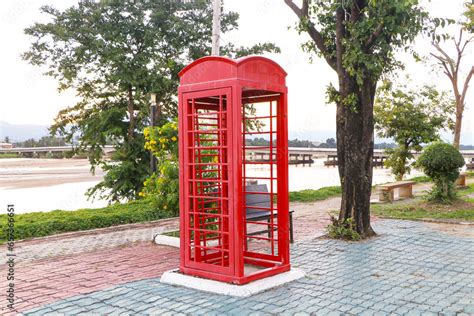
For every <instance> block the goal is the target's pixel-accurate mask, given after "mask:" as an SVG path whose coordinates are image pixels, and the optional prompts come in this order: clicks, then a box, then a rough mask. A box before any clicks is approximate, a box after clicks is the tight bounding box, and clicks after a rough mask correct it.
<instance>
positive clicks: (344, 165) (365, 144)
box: [336, 77, 375, 237]
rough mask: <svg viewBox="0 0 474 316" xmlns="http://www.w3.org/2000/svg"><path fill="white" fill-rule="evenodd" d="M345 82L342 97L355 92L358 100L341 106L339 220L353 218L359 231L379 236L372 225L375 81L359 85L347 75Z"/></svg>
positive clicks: (339, 111)
mask: <svg viewBox="0 0 474 316" xmlns="http://www.w3.org/2000/svg"><path fill="white" fill-rule="evenodd" d="M341 81H342V84H343V86H342V89H341V92H343V94H342V95H341V96H342V97H343V98H344V97H345V96H346V95H349V94H352V93H353V94H355V95H357V97H358V101H357V104H355V105H354V106H353V107H350V106H348V105H344V104H338V106H337V107H338V109H337V126H336V128H337V140H338V143H337V151H338V166H339V176H340V179H341V187H342V191H343V192H342V201H341V208H340V213H339V219H340V220H344V219H349V218H352V219H353V221H354V224H355V229H356V230H357V232H358V233H359V234H360V235H361V236H362V237H370V236H373V235H375V232H374V230H373V229H372V227H371V225H370V196H371V191H372V158H373V149H374V142H373V135H374V122H373V105H374V95H375V84H374V83H372V81H371V80H365V81H364V84H363V86H362V87H358V86H357V85H356V84H355V83H354V82H353V80H350V79H347V77H346V78H341V79H340V83H341ZM361 127H362V128H361Z"/></svg>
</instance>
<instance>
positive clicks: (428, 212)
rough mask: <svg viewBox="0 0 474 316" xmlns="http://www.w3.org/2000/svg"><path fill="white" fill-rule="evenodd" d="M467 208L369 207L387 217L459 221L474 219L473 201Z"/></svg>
mask: <svg viewBox="0 0 474 316" xmlns="http://www.w3.org/2000/svg"><path fill="white" fill-rule="evenodd" d="M471 204H472V205H471V206H470V207H468V209H456V207H452V208H451V209H439V208H438V209H436V208H431V207H426V206H423V205H399V206H391V207H381V206H380V205H374V206H372V208H371V211H372V214H373V215H376V216H381V217H387V218H397V219H411V220H416V219H428V218H429V219H447V220H459V221H474V203H471Z"/></svg>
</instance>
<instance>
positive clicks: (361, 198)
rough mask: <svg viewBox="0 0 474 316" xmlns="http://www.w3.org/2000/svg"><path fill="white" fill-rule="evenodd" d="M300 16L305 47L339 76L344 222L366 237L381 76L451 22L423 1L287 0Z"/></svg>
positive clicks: (334, 98) (331, 93)
mask: <svg viewBox="0 0 474 316" xmlns="http://www.w3.org/2000/svg"><path fill="white" fill-rule="evenodd" d="M284 2H285V3H286V4H287V6H288V7H289V8H290V9H291V10H292V11H293V12H294V13H295V14H296V15H297V17H298V18H299V23H298V26H297V30H298V31H299V32H300V33H302V32H305V33H307V34H308V35H309V37H310V40H309V41H307V42H305V43H304V44H303V45H302V47H303V49H304V50H305V51H307V52H309V53H311V54H316V55H317V56H319V57H323V58H324V59H325V60H326V62H327V63H328V65H329V66H330V67H331V68H332V69H333V70H334V71H335V72H336V73H337V75H338V83H339V85H338V87H337V88H336V87H334V86H332V85H331V86H330V87H329V89H328V99H329V101H330V102H334V103H336V105H337V111H336V132H337V133H336V134H337V135H336V136H337V137H336V138H337V139H336V142H337V154H338V168H339V177H340V179H341V186H342V192H343V193H342V201H341V209H340V213H339V222H341V223H342V222H344V221H345V220H348V219H351V220H353V222H354V225H355V229H356V230H357V232H358V233H359V234H360V235H361V236H362V237H368V236H371V235H373V234H374V231H373V230H372V228H371V226H370V194H371V190H372V157H373V147H374V144H373V138H374V137H373V136H374V120H373V104H374V98H375V91H376V87H377V82H378V81H379V79H380V78H381V77H382V76H383V75H384V74H387V73H390V72H392V71H393V70H395V69H397V68H399V67H401V66H402V64H401V62H400V61H399V60H398V59H397V57H396V52H397V51H400V50H406V51H411V52H412V53H413V54H415V55H416V53H415V52H414V51H412V50H411V47H410V44H411V43H412V42H413V40H414V39H415V38H416V36H417V35H419V34H420V33H422V32H426V33H429V34H430V35H433V34H434V33H433V32H432V31H433V30H434V29H435V28H436V27H437V26H443V25H444V24H446V23H448V22H449V21H447V20H445V19H439V18H438V19H436V18H435V19H431V18H430V17H429V15H428V13H427V11H426V10H425V9H424V8H423V7H422V6H421V5H420V3H419V1H417V0H303V1H302V5H301V6H298V5H297V4H296V3H295V2H294V1H292V0H284Z"/></svg>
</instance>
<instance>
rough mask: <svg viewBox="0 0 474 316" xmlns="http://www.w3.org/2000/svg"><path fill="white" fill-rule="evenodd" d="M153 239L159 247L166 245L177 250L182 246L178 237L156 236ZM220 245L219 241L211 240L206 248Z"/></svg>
mask: <svg viewBox="0 0 474 316" xmlns="http://www.w3.org/2000/svg"><path fill="white" fill-rule="evenodd" d="M153 239H154V241H155V244H157V245H164V246H170V247H176V248H179V245H180V239H179V238H178V237H172V236H166V235H161V234H156V235H155V236H154V237H153ZM218 244H219V243H218V241H217V240H210V241H208V242H207V243H206V246H208V247H215V246H217V245H218Z"/></svg>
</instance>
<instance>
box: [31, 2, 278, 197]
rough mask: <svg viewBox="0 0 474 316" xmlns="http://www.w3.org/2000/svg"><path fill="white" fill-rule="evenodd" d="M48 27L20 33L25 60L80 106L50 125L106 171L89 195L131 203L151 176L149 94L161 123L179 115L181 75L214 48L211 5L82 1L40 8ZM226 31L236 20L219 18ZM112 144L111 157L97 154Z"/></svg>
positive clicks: (231, 49) (256, 49) (235, 51)
mask: <svg viewBox="0 0 474 316" xmlns="http://www.w3.org/2000/svg"><path fill="white" fill-rule="evenodd" d="M41 12H42V13H43V14H46V15H47V16H49V17H50V22H48V23H35V24H34V25H33V26H31V27H29V28H27V29H26V30H25V33H26V34H27V35H30V36H31V37H32V39H33V41H32V44H31V47H30V49H29V50H28V51H27V52H25V53H24V55H23V58H24V59H25V60H27V61H28V62H30V63H31V64H33V65H39V66H43V67H45V68H46V70H47V71H46V74H47V75H49V76H52V77H54V78H56V79H57V80H58V83H59V90H66V89H74V90H75V91H76V93H77V95H78V96H79V98H80V101H79V102H78V103H77V104H75V105H72V106H69V107H67V108H66V109H64V110H62V111H60V112H59V114H58V115H57V117H56V119H55V123H54V124H53V126H52V127H51V133H52V134H56V133H58V134H60V135H63V136H65V137H66V139H67V140H68V141H70V140H71V139H72V138H73V137H75V136H78V137H79V141H80V143H79V145H78V148H77V149H78V150H86V151H87V152H88V155H89V159H90V162H91V165H92V169H93V170H94V168H95V167H97V166H100V167H102V168H103V169H104V170H105V171H107V173H106V176H105V177H104V181H102V182H101V183H99V184H98V185H97V186H95V187H94V188H92V189H91V190H90V192H89V194H91V195H94V194H99V196H102V197H104V198H107V199H110V200H114V201H117V200H120V199H123V198H128V199H130V198H134V197H136V196H137V194H138V192H140V189H141V187H142V186H143V181H144V179H145V178H146V176H147V175H148V173H149V170H148V163H147V161H148V158H149V153H148V152H147V151H146V150H145V149H144V143H145V140H144V137H143V132H142V131H143V129H144V127H145V126H147V125H148V124H149V119H148V116H149V103H148V94H149V93H151V92H153V93H156V95H157V103H158V109H157V117H156V121H157V123H158V125H161V124H164V123H165V122H166V121H167V120H168V119H169V118H171V117H174V116H176V113H177V107H176V101H177V99H176V90H177V86H178V72H179V71H180V70H181V69H182V68H183V67H184V66H185V65H186V64H188V63H189V62H190V61H192V60H194V59H197V58H199V57H202V56H205V55H208V54H209V53H210V49H211V33H212V32H211V29H212V26H211V23H212V5H211V1H210V0H198V1H192V2H184V1H171V0H169V1H147V0H138V1H120V0H111V1H80V2H79V3H78V4H77V5H76V6H73V7H70V8H68V9H66V10H64V11H60V10H57V9H55V8H53V7H51V6H44V7H42V8H41ZM221 19H222V21H221V30H222V32H223V33H225V32H228V31H230V30H233V29H236V28H237V27H238V23H237V21H238V14H236V13H234V12H229V13H225V14H223V15H222V17H221ZM262 51H278V48H276V47H275V46H274V45H273V44H271V43H263V44H258V45H255V46H253V47H250V48H245V47H235V46H234V45H233V44H229V45H227V46H225V47H223V48H222V52H223V53H224V54H228V55H231V56H232V55H233V56H240V55H245V54H254V53H260V52H262ZM106 143H112V144H114V145H115V147H116V148H115V149H116V150H115V153H114V154H113V156H112V159H111V160H110V161H109V160H105V159H104V157H103V153H102V148H103V146H104V145H105V144H106Z"/></svg>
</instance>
